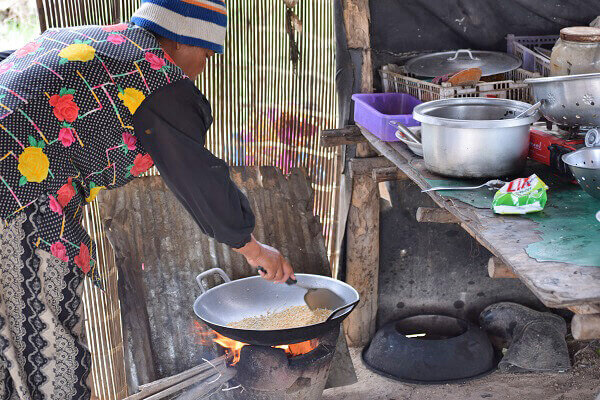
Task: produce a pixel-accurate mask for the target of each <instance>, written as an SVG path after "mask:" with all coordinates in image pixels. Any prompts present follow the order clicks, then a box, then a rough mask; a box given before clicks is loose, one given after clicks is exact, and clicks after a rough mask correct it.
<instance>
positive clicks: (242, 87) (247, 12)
mask: <svg viewBox="0 0 600 400" xmlns="http://www.w3.org/2000/svg"><path fill="white" fill-rule="evenodd" d="M36 1H37V4H38V10H39V13H40V24H41V25H42V29H44V28H45V27H66V26H77V25H85V24H110V23H115V22H120V21H126V20H128V19H129V17H130V16H131V14H132V13H133V11H134V10H135V9H136V7H137V6H138V4H139V0H36ZM228 9H229V14H230V23H229V28H228V36H227V44H226V51H225V54H224V55H219V56H216V57H214V58H213V59H212V60H211V62H210V63H209V65H208V67H207V71H206V73H205V74H204V75H203V76H202V77H201V79H199V81H198V82H197V84H198V86H199V87H200V88H201V89H202V90H203V92H204V93H205V94H206V96H207V97H208V99H209V100H210V102H211V104H212V106H213V113H214V117H215V123H214V125H213V127H212V129H211V130H210V132H209V138H208V140H207V142H208V147H209V148H210V149H211V151H213V152H214V153H215V154H216V155H217V156H219V157H221V158H223V159H224V160H226V161H227V162H229V163H230V164H231V165H270V166H276V167H279V168H281V169H282V170H283V171H284V172H288V171H289V170H290V168H293V167H303V168H305V169H306V171H307V172H308V174H309V177H310V178H311V180H312V182H313V187H314V191H315V205H314V210H315V213H316V214H318V215H319V216H320V219H321V222H322V224H323V229H324V236H325V239H326V245H327V249H328V251H329V254H332V245H333V243H334V237H335V232H334V227H335V224H334V223H333V222H334V218H335V199H336V197H337V190H338V188H337V187H338V184H337V179H338V176H339V174H338V169H339V168H340V162H339V154H338V153H337V150H336V149H337V148H333V149H332V148H321V147H320V146H319V131H320V130H322V129H328V128H333V127H335V125H336V120H337V103H336V101H337V97H336V95H335V87H334V85H335V60H334V54H335V51H334V45H335V44H334V22H333V3H332V2H331V1H329V0H300V1H299V4H298V5H297V6H296V7H295V9H294V12H295V13H296V14H297V15H298V16H299V18H300V20H301V21H302V23H303V32H302V33H301V34H297V33H296V38H297V41H298V42H297V43H298V49H299V51H300V58H299V62H298V66H297V68H294V67H293V65H292V63H291V61H290V57H289V54H290V47H289V46H290V42H289V37H288V34H287V33H286V21H285V18H286V6H285V4H284V2H283V0H230V1H228ZM99 221H100V218H99V211H98V208H97V204H95V203H94V204H92V206H91V207H88V209H87V212H86V215H85V219H84V224H85V226H86V228H87V229H88V230H89V231H90V232H91V233H92V236H93V237H94V238H96V240H97V241H98V250H99V253H100V254H99V268H100V269H101V272H103V273H104V281H105V282H104V284H105V287H106V288H107V290H106V292H105V293H100V292H99V291H97V290H95V289H94V288H92V287H91V286H89V285H86V291H85V299H84V301H85V302H86V310H87V311H86V318H87V323H86V327H87V332H88V337H89V342H90V347H91V351H92V354H93V371H92V374H93V377H94V386H95V390H96V392H97V394H98V395H99V396H100V398H101V399H120V398H122V397H123V395H124V390H125V387H126V383H125V375H124V365H123V345H122V333H121V326H120V313H119V304H118V295H117V284H116V279H117V277H116V268H115V267H114V256H113V254H112V252H111V250H110V245H109V244H108V242H107V241H106V239H105V236H104V232H103V230H102V225H101V224H100V222H99ZM332 261H334V260H332Z"/></svg>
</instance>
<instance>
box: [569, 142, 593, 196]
mask: <svg viewBox="0 0 600 400" xmlns="http://www.w3.org/2000/svg"><path fill="white" fill-rule="evenodd" d="M562 160H563V162H564V163H565V164H567V165H568V166H569V168H570V169H571V172H572V173H573V176H575V179H577V182H579V185H580V186H581V188H582V189H583V190H585V191H586V192H587V193H588V194H589V195H590V196H593V197H595V198H597V199H598V200H600V147H586V148H583V149H579V150H577V151H573V152H571V153H568V154H565V155H563V156H562Z"/></svg>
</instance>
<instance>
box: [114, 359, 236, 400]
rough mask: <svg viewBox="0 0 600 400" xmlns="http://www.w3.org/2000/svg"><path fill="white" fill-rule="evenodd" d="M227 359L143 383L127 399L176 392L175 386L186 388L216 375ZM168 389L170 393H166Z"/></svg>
mask: <svg viewBox="0 0 600 400" xmlns="http://www.w3.org/2000/svg"><path fill="white" fill-rule="evenodd" d="M225 360H226V357H225V356H221V357H219V358H216V359H214V360H212V361H211V362H210V363H208V362H206V363H203V364H201V365H198V366H196V367H194V368H191V369H189V370H187V371H184V372H182V373H180V374H177V375H173V376H170V377H167V378H163V379H160V380H158V381H155V382H151V383H148V384H146V385H142V386H140V391H139V392H138V393H136V394H133V395H131V396H129V397H127V398H126V399H125V400H140V399H160V398H162V397H164V396H166V395H167V394H170V393H175V392H176V391H177V390H175V391H172V388H174V387H180V388H185V387H187V386H189V385H192V384H194V383H197V382H199V381H200V380H203V379H207V378H210V377H213V376H216V375H217V374H218V373H219V369H221V367H223V366H224V365H225ZM211 364H212V365H211ZM215 368H217V369H215ZM178 390H181V389H178ZM167 391H168V393H166V394H165V392H167ZM153 395H161V396H162V397H149V396H153Z"/></svg>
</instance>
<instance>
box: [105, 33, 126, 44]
mask: <svg viewBox="0 0 600 400" xmlns="http://www.w3.org/2000/svg"><path fill="white" fill-rule="evenodd" d="M106 40H107V41H109V42H111V43H112V44H116V45H119V44H123V43H125V42H126V41H127V40H125V38H124V37H123V36H121V35H116V34H113V35H108V37H107V38H106Z"/></svg>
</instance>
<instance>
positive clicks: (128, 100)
mask: <svg viewBox="0 0 600 400" xmlns="http://www.w3.org/2000/svg"><path fill="white" fill-rule="evenodd" d="M118 96H119V99H121V100H122V101H123V104H125V107H127V108H128V109H129V112H130V113H131V114H134V113H135V110H137V108H138V107H139V106H140V104H142V101H144V99H145V98H146V96H144V93H142V92H141V91H140V90H137V89H134V88H127V89H125V90H124V91H122V92H119V95H118Z"/></svg>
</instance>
